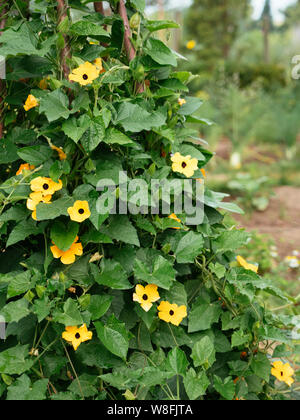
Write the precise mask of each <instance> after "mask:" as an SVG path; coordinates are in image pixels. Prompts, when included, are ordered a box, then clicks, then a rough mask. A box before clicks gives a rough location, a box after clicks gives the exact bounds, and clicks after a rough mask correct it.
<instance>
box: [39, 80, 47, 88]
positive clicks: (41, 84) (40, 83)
mask: <svg viewBox="0 0 300 420" xmlns="http://www.w3.org/2000/svg"><path fill="white" fill-rule="evenodd" d="M47 87H48V83H47V80H46V79H42V80H41V81H40V82H39V88H40V89H42V90H46V89H47Z"/></svg>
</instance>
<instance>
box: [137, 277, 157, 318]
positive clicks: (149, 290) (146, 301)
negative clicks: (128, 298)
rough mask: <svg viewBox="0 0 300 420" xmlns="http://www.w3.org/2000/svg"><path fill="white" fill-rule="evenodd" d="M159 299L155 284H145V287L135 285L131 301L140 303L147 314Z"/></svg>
mask: <svg viewBox="0 0 300 420" xmlns="http://www.w3.org/2000/svg"><path fill="white" fill-rule="evenodd" d="M159 299H160V296H159V294H158V291H157V286H156V285H155V284H147V286H146V287H144V286H142V285H141V284H137V285H136V288H135V293H134V294H133V301H134V302H138V303H140V305H141V307H142V308H143V309H144V311H146V312H148V311H149V310H150V309H151V308H152V306H153V302H156V301H157V300H159Z"/></svg>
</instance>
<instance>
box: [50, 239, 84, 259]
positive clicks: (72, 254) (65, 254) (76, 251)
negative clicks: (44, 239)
mask: <svg viewBox="0 0 300 420" xmlns="http://www.w3.org/2000/svg"><path fill="white" fill-rule="evenodd" d="M78 239H79V238H78V236H76V238H75V241H74V242H73V244H72V245H71V246H70V248H69V249H68V250H67V251H62V250H61V249H59V248H58V247H57V246H56V245H55V244H54V242H53V246H51V248H50V249H51V252H52V254H53V257H54V258H60V260H61V262H62V263H63V264H65V265H68V264H73V263H74V262H75V260H76V255H78V256H81V255H82V254H83V248H82V244H81V243H78V242H77V241H78Z"/></svg>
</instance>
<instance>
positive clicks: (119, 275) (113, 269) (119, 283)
mask: <svg viewBox="0 0 300 420" xmlns="http://www.w3.org/2000/svg"><path fill="white" fill-rule="evenodd" d="M95 280H96V282H97V283H98V284H102V285H104V286H107V287H111V288H112V289H119V290H126V289H131V288H132V284H130V283H129V281H128V279H127V273H126V271H125V270H124V269H123V268H122V266H121V264H120V263H118V262H117V261H114V260H109V259H103V260H102V262H101V273H100V274H99V275H97V276H96V277H95Z"/></svg>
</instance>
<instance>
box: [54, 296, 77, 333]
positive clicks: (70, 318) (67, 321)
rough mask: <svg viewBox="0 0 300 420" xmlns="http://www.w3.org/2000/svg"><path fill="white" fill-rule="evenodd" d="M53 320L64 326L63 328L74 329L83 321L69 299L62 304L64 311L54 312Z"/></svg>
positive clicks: (72, 301)
mask: <svg viewBox="0 0 300 420" xmlns="http://www.w3.org/2000/svg"><path fill="white" fill-rule="evenodd" d="M53 320H54V321H55V322H59V323H60V324H64V325H65V327H74V326H78V325H82V324H83V319H82V316H81V314H80V311H79V309H78V305H77V303H76V302H75V301H74V300H73V299H71V298H69V299H68V300H67V301H66V302H65V304H64V311H63V312H61V311H59V310H55V311H54V313H53Z"/></svg>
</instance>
